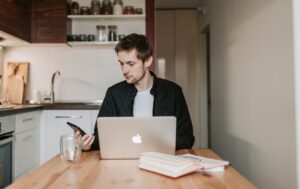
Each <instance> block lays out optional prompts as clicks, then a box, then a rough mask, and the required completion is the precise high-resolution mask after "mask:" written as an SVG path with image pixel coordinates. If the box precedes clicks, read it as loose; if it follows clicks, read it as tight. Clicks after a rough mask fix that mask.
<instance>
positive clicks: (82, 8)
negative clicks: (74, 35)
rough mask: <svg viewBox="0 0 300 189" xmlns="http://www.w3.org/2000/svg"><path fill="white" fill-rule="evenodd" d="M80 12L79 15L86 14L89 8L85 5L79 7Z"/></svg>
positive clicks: (88, 12)
mask: <svg viewBox="0 0 300 189" xmlns="http://www.w3.org/2000/svg"><path fill="white" fill-rule="evenodd" d="M80 14H81V15H88V14H90V8H89V7H87V6H82V7H80Z"/></svg>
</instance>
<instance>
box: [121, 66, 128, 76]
mask: <svg viewBox="0 0 300 189" xmlns="http://www.w3.org/2000/svg"><path fill="white" fill-rule="evenodd" d="M122 72H123V74H126V73H128V67H127V66H126V65H124V66H122Z"/></svg>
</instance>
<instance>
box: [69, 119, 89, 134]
mask: <svg viewBox="0 0 300 189" xmlns="http://www.w3.org/2000/svg"><path fill="white" fill-rule="evenodd" d="M67 124H68V125H69V126H70V127H71V128H72V129H73V130H74V132H76V131H79V132H80V135H81V136H84V135H85V134H86V133H85V132H84V131H83V130H82V129H81V128H80V127H79V126H77V125H75V124H73V123H70V122H67Z"/></svg>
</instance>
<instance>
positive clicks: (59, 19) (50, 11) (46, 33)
mask: <svg viewBox="0 0 300 189" xmlns="http://www.w3.org/2000/svg"><path fill="white" fill-rule="evenodd" d="M67 5H68V3H67V2H66V1H63V0H31V42H33V43H65V42H66V41H67V40H66V34H67V28H68V27H67V23H68V22H67Z"/></svg>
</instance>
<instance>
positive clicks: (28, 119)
mask: <svg viewBox="0 0 300 189" xmlns="http://www.w3.org/2000/svg"><path fill="white" fill-rule="evenodd" d="M39 118H40V111H34V112H26V113H21V114H17V115H16V131H15V132H16V133H20V132H24V131H27V130H29V129H33V128H37V127H38V126H39Z"/></svg>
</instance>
